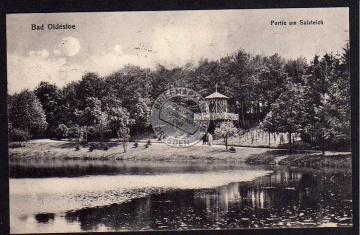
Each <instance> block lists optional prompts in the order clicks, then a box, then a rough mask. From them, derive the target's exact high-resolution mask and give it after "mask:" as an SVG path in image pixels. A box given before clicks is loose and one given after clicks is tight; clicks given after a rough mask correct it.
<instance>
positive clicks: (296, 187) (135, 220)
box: [66, 169, 352, 231]
mask: <svg viewBox="0 0 360 235" xmlns="http://www.w3.org/2000/svg"><path fill="white" fill-rule="evenodd" d="M350 176H351V175H349V174H348V173H340V172H337V173H334V172H326V171H323V170H317V171H303V170H302V171H300V170H296V169H295V170H294V169H290V170H287V171H285V170H281V171H278V172H275V173H274V174H272V175H268V176H265V177H261V178H259V179H257V180H255V181H253V182H241V183H231V184H228V185H226V186H221V187H218V188H215V189H201V190H179V191H172V192H169V193H163V194H158V195H151V196H150V197H146V198H139V199H134V200H132V201H130V202H127V203H124V204H120V205H111V206H106V207H100V208H89V209H83V210H79V211H75V212H68V213H67V214H66V220H67V221H68V222H69V223H73V222H80V225H81V228H82V229H83V230H85V231H89V230H96V229H97V228H99V227H100V226H106V227H108V228H110V229H113V230H124V229H130V230H141V229H180V228H182V229H201V228H241V227H284V226H290V227H299V226H316V225H319V224H321V223H323V222H324V221H333V222H335V223H337V222H339V221H350V222H346V223H351V220H349V219H348V218H349V217H351V216H352V206H351V201H349V199H351V186H350V185H351V182H349V179H350ZM331 215H333V216H332V217H331ZM345 219H347V220H345ZM343 223H344V222H343Z"/></svg>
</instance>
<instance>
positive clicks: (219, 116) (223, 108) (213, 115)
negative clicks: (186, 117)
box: [194, 85, 239, 121]
mask: <svg viewBox="0 0 360 235" xmlns="http://www.w3.org/2000/svg"><path fill="white" fill-rule="evenodd" d="M228 99H230V98H229V97H227V96H225V95H223V94H221V93H219V92H218V91H217V85H216V87H215V92H214V93H212V94H211V95H208V96H206V97H205V100H206V106H207V107H206V113H196V114H195V115H194V119H195V120H212V121H215V120H239V115H238V114H235V113H230V112H229V107H228Z"/></svg>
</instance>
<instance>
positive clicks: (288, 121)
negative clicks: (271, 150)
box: [262, 83, 312, 151]
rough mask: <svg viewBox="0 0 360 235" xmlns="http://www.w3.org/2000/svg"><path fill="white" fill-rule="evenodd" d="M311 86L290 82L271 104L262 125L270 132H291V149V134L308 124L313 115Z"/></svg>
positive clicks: (290, 147)
mask: <svg viewBox="0 0 360 235" xmlns="http://www.w3.org/2000/svg"><path fill="white" fill-rule="evenodd" d="M310 97H311V95H310V92H309V88H308V87H306V86H303V85H300V84H292V83H290V84H288V85H287V90H286V91H285V92H283V93H282V94H281V95H280V96H279V98H278V99H277V100H276V102H275V103H273V104H272V105H271V110H270V112H269V113H268V114H267V115H266V117H265V119H264V122H263V124H262V127H263V128H264V129H265V130H266V131H269V132H283V133H288V134H289V149H290V151H292V143H291V139H292V138H291V136H292V134H293V133H298V132H300V131H302V129H303V128H305V126H306V125H308V121H309V120H310V117H311V115H312V105H311V103H312V102H311V99H310Z"/></svg>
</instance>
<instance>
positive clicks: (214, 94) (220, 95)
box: [205, 91, 229, 99]
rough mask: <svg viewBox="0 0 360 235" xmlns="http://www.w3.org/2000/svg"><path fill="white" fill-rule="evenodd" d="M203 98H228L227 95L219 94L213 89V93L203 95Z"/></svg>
mask: <svg viewBox="0 0 360 235" xmlns="http://www.w3.org/2000/svg"><path fill="white" fill-rule="evenodd" d="M205 99H229V97H227V96H225V95H223V94H220V93H219V92H217V91H215V92H214V93H212V94H211V95H208V96H206V97H205Z"/></svg>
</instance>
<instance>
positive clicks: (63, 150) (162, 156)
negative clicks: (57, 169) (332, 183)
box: [9, 140, 351, 167]
mask: <svg viewBox="0 0 360 235" xmlns="http://www.w3.org/2000/svg"><path fill="white" fill-rule="evenodd" d="M93 146H94V147H93V148H94V149H93V150H92V151H90V148H89V147H90V144H83V145H79V143H74V142H69V141H47V140H44V141H30V142H27V143H24V144H23V146H22V147H11V144H10V148H9V156H10V158H11V159H15V158H26V159H52V158H55V159H64V160H66V159H74V160H113V161H116V160H132V161H199V162H201V161H222V162H244V163H248V164H268V165H275V164H278V165H292V166H306V167H312V166H313V167H322V166H329V167H351V153H336V152H327V154H326V155H321V153H320V152H318V151H301V152H295V153H292V154H290V153H289V152H288V151H287V150H277V149H266V148H248V147H236V148H235V149H236V152H235V153H230V152H228V151H226V150H225V147H224V146H221V145H215V146H206V145H201V144H198V145H195V146H191V147H188V148H174V147H170V146H167V145H165V144H163V143H152V144H151V145H149V146H148V147H146V143H143V142H142V143H139V146H138V147H136V148H135V147H134V143H129V144H128V147H127V151H126V152H124V149H123V146H122V145H121V143H116V142H110V143H107V150H104V148H103V146H102V145H100V144H95V145H94V144H93Z"/></svg>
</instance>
